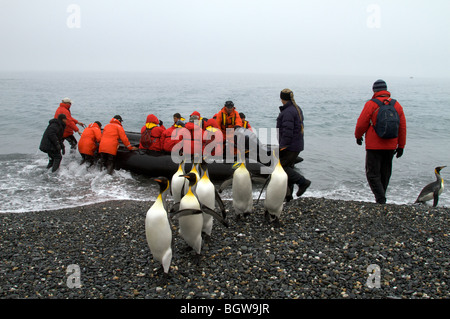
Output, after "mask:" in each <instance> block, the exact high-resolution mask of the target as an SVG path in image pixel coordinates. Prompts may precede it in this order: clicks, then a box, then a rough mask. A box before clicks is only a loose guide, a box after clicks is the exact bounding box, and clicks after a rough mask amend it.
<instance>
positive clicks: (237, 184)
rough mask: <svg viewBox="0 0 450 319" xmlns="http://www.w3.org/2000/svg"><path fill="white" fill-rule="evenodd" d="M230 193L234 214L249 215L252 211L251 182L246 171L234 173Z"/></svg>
mask: <svg viewBox="0 0 450 319" xmlns="http://www.w3.org/2000/svg"><path fill="white" fill-rule="evenodd" d="M232 193H233V194H232V196H233V208H234V209H235V211H236V213H238V214H243V213H250V212H251V211H252V210H253V191H252V181H251V178H250V174H249V173H248V171H244V172H242V173H240V172H238V171H236V172H235V173H234V175H233V186H232Z"/></svg>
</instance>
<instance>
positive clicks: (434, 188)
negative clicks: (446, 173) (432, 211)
mask: <svg viewBox="0 0 450 319" xmlns="http://www.w3.org/2000/svg"><path fill="white" fill-rule="evenodd" d="M444 167H447V166H438V167H436V168H435V169H434V175H436V181H434V182H432V183H430V184H428V185H427V186H425V187H424V188H423V189H422V191H421V192H420V194H419V196H418V197H417V199H416V202H415V203H422V204H424V203H425V202H427V201H429V200H433V207H436V206H437V204H438V201H439V195H441V193H442V191H443V190H444V179H443V178H442V177H441V175H440V172H441V169H443V168H444Z"/></svg>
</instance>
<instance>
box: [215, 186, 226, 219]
mask: <svg viewBox="0 0 450 319" xmlns="http://www.w3.org/2000/svg"><path fill="white" fill-rule="evenodd" d="M214 191H215V194H216V202H217V203H218V204H219V208H220V211H221V212H222V216H223V218H225V217H226V214H225V205H224V204H223V201H222V198H220V195H219V193H218V192H217V190H216V189H215V190H214Z"/></svg>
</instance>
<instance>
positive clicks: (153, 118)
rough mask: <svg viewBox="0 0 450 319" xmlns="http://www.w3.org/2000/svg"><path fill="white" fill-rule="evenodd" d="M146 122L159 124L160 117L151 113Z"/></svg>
mask: <svg viewBox="0 0 450 319" xmlns="http://www.w3.org/2000/svg"><path fill="white" fill-rule="evenodd" d="M145 123H153V124H156V125H158V124H159V119H158V118H157V117H156V115H154V114H150V115H148V116H147V121H146V122H145Z"/></svg>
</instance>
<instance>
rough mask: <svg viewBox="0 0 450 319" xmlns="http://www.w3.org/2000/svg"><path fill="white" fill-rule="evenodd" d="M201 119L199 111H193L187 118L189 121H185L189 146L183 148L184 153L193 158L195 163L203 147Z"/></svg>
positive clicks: (198, 159)
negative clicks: (188, 135)
mask: <svg viewBox="0 0 450 319" xmlns="http://www.w3.org/2000/svg"><path fill="white" fill-rule="evenodd" d="M203 122H204V121H203V120H202V118H201V117H200V113H198V112H197V111H195V112H193V113H192V114H191V116H190V118H189V122H188V123H186V125H185V128H186V129H187V130H189V133H190V138H189V143H190V147H187V148H186V149H185V150H184V154H185V155H190V156H191V157H195V158H194V162H195V163H197V162H198V161H200V159H201V155H202V149H203V142H202V141H203ZM185 142H187V141H185Z"/></svg>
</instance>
